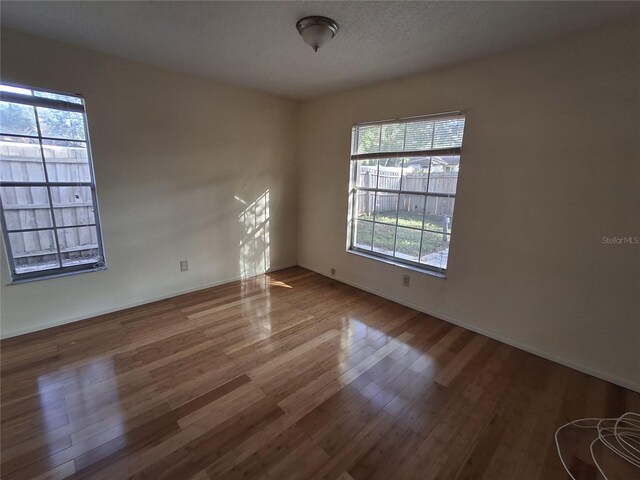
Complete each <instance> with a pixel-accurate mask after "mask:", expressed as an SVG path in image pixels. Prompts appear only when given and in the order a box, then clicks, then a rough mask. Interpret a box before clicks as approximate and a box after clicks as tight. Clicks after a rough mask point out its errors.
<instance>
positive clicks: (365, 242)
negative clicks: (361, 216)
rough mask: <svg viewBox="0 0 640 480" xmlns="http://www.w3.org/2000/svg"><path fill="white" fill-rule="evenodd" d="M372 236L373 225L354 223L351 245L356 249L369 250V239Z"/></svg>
mask: <svg viewBox="0 0 640 480" xmlns="http://www.w3.org/2000/svg"><path fill="white" fill-rule="evenodd" d="M372 236H373V223H371V222H365V221H362V220H357V221H356V222H355V232H354V241H353V245H354V246H355V247H358V248H364V249H366V250H371V239H372Z"/></svg>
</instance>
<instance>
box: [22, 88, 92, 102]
mask: <svg viewBox="0 0 640 480" xmlns="http://www.w3.org/2000/svg"><path fill="white" fill-rule="evenodd" d="M33 96H34V97H42V98H51V99H52V100H62V101H63V102H70V103H77V104H78V105H82V99H81V98H80V97H72V96H69V95H60V94H58V93H49V92H41V91H39V90H34V91H33Z"/></svg>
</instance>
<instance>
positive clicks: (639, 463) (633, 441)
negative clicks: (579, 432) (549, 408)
mask: <svg viewBox="0 0 640 480" xmlns="http://www.w3.org/2000/svg"><path fill="white" fill-rule="evenodd" d="M569 426H571V427H578V428H586V429H594V430H596V431H597V432H598V436H597V437H596V438H595V439H594V440H593V441H592V442H591V444H590V445H589V451H590V452H591V458H592V459H593V463H594V464H595V466H596V468H597V469H598V471H599V472H600V474H601V475H602V476H603V478H604V480H608V479H607V476H606V475H605V473H604V472H603V471H602V467H600V464H599V463H598V460H597V459H596V455H595V451H594V446H595V445H596V443H598V442H600V443H602V444H603V445H604V446H606V447H607V448H608V449H609V450H611V451H612V452H613V453H615V454H616V455H618V456H619V457H621V458H623V459H624V460H626V461H627V462H629V463H630V464H631V465H633V466H635V467H636V468H638V469H640V414H637V413H634V412H627V413H625V414H624V415H622V416H620V417H618V418H581V419H580V420H573V421H571V422H569V423H565V424H564V425H562V426H561V427H560V428H558V430H556V435H555V437H556V448H557V449H558V456H559V457H560V461H561V462H562V466H563V467H564V469H565V470H566V471H567V473H568V474H569V476H570V477H571V479H572V480H577V479H576V477H574V476H573V474H572V473H571V471H570V470H569V467H567V464H566V463H565V461H564V458H563V457H562V451H561V450H560V443H559V442H558V434H559V433H560V432H561V431H562V430H563V429H565V428H567V427H569Z"/></svg>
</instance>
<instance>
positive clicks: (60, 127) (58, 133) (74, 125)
mask: <svg viewBox="0 0 640 480" xmlns="http://www.w3.org/2000/svg"><path fill="white" fill-rule="evenodd" d="M37 110H38V119H39V120H40V130H41V132H42V136H43V137H54V138H66V139H70V140H85V139H86V135H85V132H84V116H83V115H82V113H80V112H68V111H65V110H56V109H54V108H44V107H37Z"/></svg>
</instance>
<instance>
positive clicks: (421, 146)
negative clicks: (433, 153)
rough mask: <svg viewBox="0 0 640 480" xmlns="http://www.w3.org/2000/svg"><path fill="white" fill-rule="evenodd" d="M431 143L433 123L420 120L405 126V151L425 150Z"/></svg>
mask: <svg viewBox="0 0 640 480" xmlns="http://www.w3.org/2000/svg"><path fill="white" fill-rule="evenodd" d="M432 141H433V121H431V122H429V121H426V120H421V121H418V122H411V123H408V124H407V139H406V142H405V150H407V151H411V150H427V149H429V148H431V145H432Z"/></svg>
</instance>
